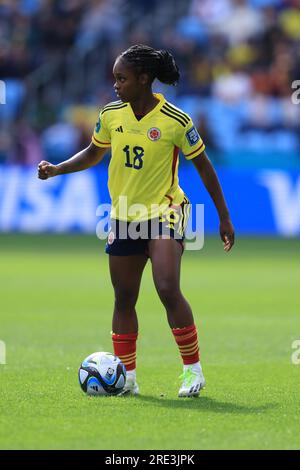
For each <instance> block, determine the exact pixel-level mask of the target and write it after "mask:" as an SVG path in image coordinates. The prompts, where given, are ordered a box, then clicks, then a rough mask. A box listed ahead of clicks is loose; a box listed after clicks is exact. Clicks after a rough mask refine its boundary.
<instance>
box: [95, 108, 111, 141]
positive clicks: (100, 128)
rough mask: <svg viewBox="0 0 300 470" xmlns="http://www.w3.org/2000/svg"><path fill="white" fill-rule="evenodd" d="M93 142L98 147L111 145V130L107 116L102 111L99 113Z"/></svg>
mask: <svg viewBox="0 0 300 470" xmlns="http://www.w3.org/2000/svg"><path fill="white" fill-rule="evenodd" d="M92 142H93V144H94V145H96V146H97V147H105V148H106V147H107V148H108V147H110V145H111V144H110V131H109V129H108V127H107V123H106V120H105V116H103V115H102V112H100V113H99V118H98V121H97V122H96V125H95V128H94V133H93V136H92Z"/></svg>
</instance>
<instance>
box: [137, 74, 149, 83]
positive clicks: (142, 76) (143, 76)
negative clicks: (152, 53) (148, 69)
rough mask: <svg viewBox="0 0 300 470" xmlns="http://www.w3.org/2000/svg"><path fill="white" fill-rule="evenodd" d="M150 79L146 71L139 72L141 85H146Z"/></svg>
mask: <svg viewBox="0 0 300 470" xmlns="http://www.w3.org/2000/svg"><path fill="white" fill-rule="evenodd" d="M149 81H150V79H149V75H148V74H147V73H141V74H140V75H139V82H140V84H141V85H148V83H149Z"/></svg>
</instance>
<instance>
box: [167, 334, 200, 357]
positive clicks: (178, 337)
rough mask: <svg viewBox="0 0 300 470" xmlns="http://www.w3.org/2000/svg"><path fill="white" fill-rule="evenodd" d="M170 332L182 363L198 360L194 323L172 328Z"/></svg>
mask: <svg viewBox="0 0 300 470" xmlns="http://www.w3.org/2000/svg"><path fill="white" fill-rule="evenodd" d="M172 333H173V335H174V338H175V341H176V343H177V345H178V348H179V352H180V354H181V357H182V360H183V364H194V363H195V362H198V361H199V346H198V335H197V328H196V325H190V326H185V327H184V328H173V329H172Z"/></svg>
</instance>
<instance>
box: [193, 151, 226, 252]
mask: <svg viewBox="0 0 300 470" xmlns="http://www.w3.org/2000/svg"><path fill="white" fill-rule="evenodd" d="M192 162H193V163H194V165H195V167H196V169H197V171H198V173H199V175H200V177H201V179H202V181H203V183H204V186H205V187H206V189H207V191H208V192H209V194H210V196H211V198H212V200H213V202H214V204H215V206H216V209H217V211H218V214H219V219H220V236H221V239H222V240H223V242H224V250H225V251H229V250H230V249H231V248H232V246H233V244H234V228H233V225H232V222H231V220H230V215H229V210H228V208H227V205H226V201H225V198H224V195H223V191H222V188H221V185H220V182H219V179H218V176H217V174H216V172H215V169H214V167H213V165H212V163H211V161H210V159H209V158H208V156H207V155H206V153H205V151H204V152H202V153H201V155H199V156H198V157H195V158H193V159H192Z"/></svg>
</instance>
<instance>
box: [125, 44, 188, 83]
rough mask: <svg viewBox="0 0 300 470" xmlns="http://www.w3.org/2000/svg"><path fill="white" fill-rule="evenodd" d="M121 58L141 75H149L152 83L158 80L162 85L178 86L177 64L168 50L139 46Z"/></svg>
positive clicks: (132, 47)
mask: <svg viewBox="0 0 300 470" xmlns="http://www.w3.org/2000/svg"><path fill="white" fill-rule="evenodd" d="M120 58H122V59H124V60H126V62H128V63H129V64H130V65H131V66H133V67H134V68H135V69H136V70H137V72H138V73H139V74H141V73H146V74H147V75H149V77H150V80H151V83H152V82H153V80H154V79H155V78H157V79H158V80H159V81H160V82H162V83H167V84H168V85H176V84H177V82H178V80H179V77H180V74H179V69H178V67H177V65H176V62H175V60H174V58H173V56H172V54H170V52H168V51H166V50H155V49H153V48H152V47H149V46H145V45H144V44H137V45H135V46H131V47H130V48H129V49H127V50H126V51H125V52H122V54H121V55H120Z"/></svg>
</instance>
